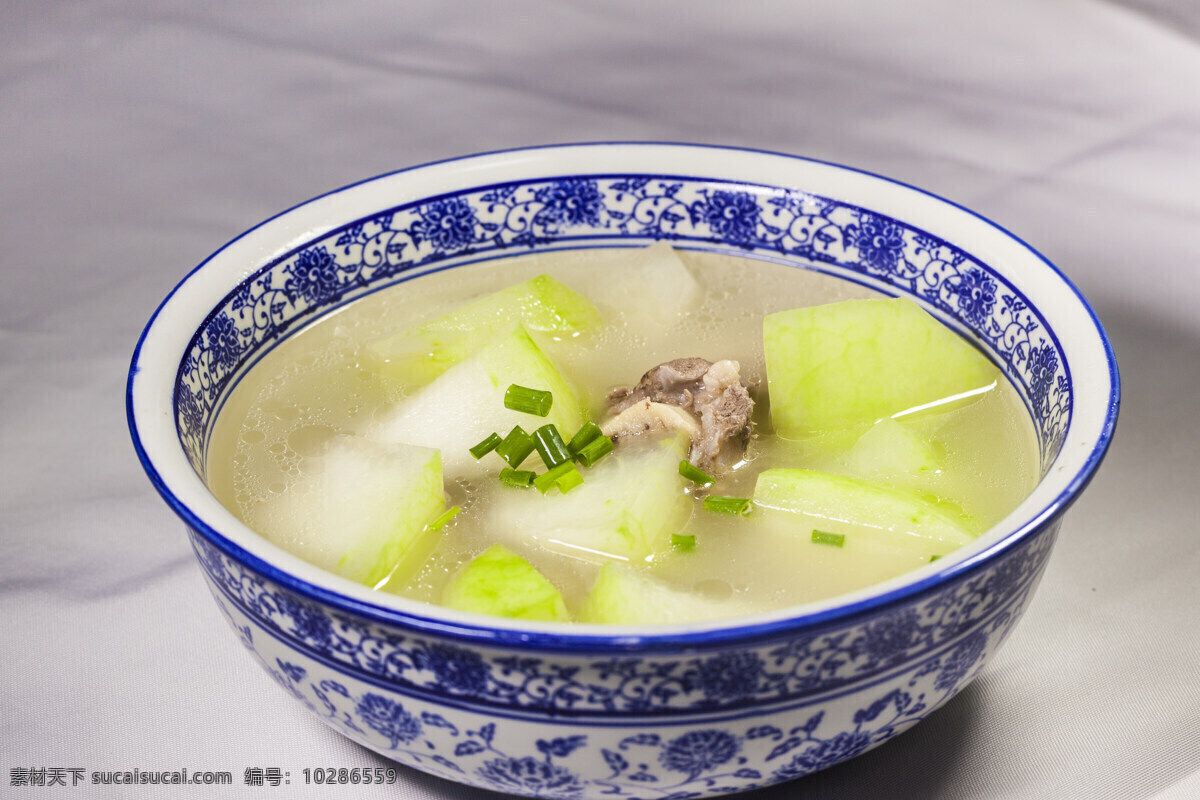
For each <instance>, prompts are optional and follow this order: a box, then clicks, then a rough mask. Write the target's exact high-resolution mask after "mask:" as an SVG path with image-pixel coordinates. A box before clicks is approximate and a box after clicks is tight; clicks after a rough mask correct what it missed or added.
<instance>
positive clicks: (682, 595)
mask: <svg viewBox="0 0 1200 800" xmlns="http://www.w3.org/2000/svg"><path fill="white" fill-rule="evenodd" d="M750 611H751V609H750V608H748V607H747V606H745V604H743V603H739V602H738V601H736V600H728V601H725V602H719V601H716V600H711V599H709V598H707V597H704V596H702V595H699V594H697V593H695V592H689V591H687V590H685V589H676V588H674V587H672V586H668V585H667V584H665V583H663V582H662V581H659V580H657V579H655V578H652V577H650V576H649V575H646V574H644V573H643V572H641V571H639V570H636V569H630V568H628V567H623V566H618V565H616V564H605V565H604V566H603V567H602V568H601V569H600V574H599V575H598V576H597V577H596V581H595V583H593V584H592V590H591V592H590V593H589V594H588V596H587V599H586V600H585V601H584V603H583V607H582V608H581V609H580V610H579V614H578V616H577V621H578V622H592V623H599V624H609V625H652V624H667V623H673V622H703V621H705V620H710V619H721V618H723V617H733V616H738V615H741V614H746V613H749V612H750Z"/></svg>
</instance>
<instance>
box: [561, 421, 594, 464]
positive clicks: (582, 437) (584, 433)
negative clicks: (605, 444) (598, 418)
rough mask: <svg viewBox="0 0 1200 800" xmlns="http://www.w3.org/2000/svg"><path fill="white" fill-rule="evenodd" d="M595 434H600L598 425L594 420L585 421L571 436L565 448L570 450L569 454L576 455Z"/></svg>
mask: <svg viewBox="0 0 1200 800" xmlns="http://www.w3.org/2000/svg"><path fill="white" fill-rule="evenodd" d="M597 436H600V426H599V425H597V424H596V423H594V422H585V423H583V427H582V428H580V429H579V430H578V431H577V432H576V433H575V435H574V436H572V437H571V441H570V442H568V443H567V449H568V450H570V451H571V455H573V456H577V455H579V451H580V450H582V449H583V448H584V446H586V445H587V444H589V443H591V442H592V441H593V440H595V438H596V437H597Z"/></svg>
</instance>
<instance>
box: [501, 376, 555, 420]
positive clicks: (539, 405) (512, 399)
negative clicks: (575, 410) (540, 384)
mask: <svg viewBox="0 0 1200 800" xmlns="http://www.w3.org/2000/svg"><path fill="white" fill-rule="evenodd" d="M553 403H554V395H552V394H550V392H546V391H543V390H541V389H530V388H529V387H527V386H518V385H517V384H515V383H514V384H513V385H511V386H509V387H508V389H507V390H505V392H504V407H505V408H511V409H512V410H513V411H521V412H523V413H525V414H535V415H537V416H539V417H544V416H546V415H547V414H549V413H550V406H551V405H553Z"/></svg>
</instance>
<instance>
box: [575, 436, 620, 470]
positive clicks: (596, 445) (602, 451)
mask: <svg viewBox="0 0 1200 800" xmlns="http://www.w3.org/2000/svg"><path fill="white" fill-rule="evenodd" d="M612 451H613V443H612V439H610V438H608V437H607V436H601V437H599V438H596V439H592V440H591V441H590V442H588V443H587V444H585V445H584V446H583V447H582V448H580V450H579V452H578V453H576V454H575V458H576V460H578V461H579V463H580V464H583V465H584V466H585V467H591V466H594V465H595V463H596V462H597V461H599V460H600V459H602V458H604V457H605V456H606V455H608V454H609V453H611V452H612Z"/></svg>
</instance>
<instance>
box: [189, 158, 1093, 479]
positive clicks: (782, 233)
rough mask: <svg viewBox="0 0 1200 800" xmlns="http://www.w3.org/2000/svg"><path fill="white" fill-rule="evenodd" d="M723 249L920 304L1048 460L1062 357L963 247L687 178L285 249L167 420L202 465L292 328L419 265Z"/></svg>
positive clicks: (838, 210)
mask: <svg viewBox="0 0 1200 800" xmlns="http://www.w3.org/2000/svg"><path fill="white" fill-rule="evenodd" d="M659 239H669V240H671V241H673V242H674V243H675V244H676V245H677V246H681V247H699V248H715V249H718V250H726V251H729V250H732V251H734V252H739V253H743V254H745V255H747V256H757V257H762V258H770V259H772V260H774V261H781V262H783V263H786V264H790V265H793V266H798V267H806V268H815V269H823V270H826V271H830V272H833V273H835V274H839V275H843V276H845V277H852V278H856V279H859V280H861V281H863V282H865V283H868V285H872V286H875V287H877V288H880V289H883V290H886V291H891V292H893V293H899V294H907V295H909V296H911V297H914V298H915V299H918V300H920V301H923V302H925V303H926V304H927V305H928V306H929V307H930V308H931V309H932V310H934V311H935V312H940V313H942V314H943V315H944V316H945V318H946V319H947V321H949V322H952V323H956V324H958V325H960V326H962V327H963V329H965V330H968V331H970V332H971V333H972V334H973V335H975V336H976V337H978V338H979V340H980V341H981V342H982V344H983V345H984V347H985V348H986V349H987V350H989V351H990V352H991V353H992V355H993V357H994V358H995V359H996V360H997V362H998V363H999V364H1000V366H1001V368H1002V369H1003V370H1004V372H1005V373H1006V374H1007V375H1008V376H1009V377H1010V378H1011V379H1012V380H1013V382H1014V385H1015V386H1016V387H1017V389H1018V391H1019V392H1020V393H1021V394H1022V396H1023V397H1024V399H1025V400H1026V402H1027V403H1028V405H1029V408H1030V411H1031V413H1032V415H1033V418H1034V420H1035V422H1036V429H1037V432H1038V436H1039V441H1040V446H1041V447H1040V452H1041V458H1042V463H1043V465H1045V464H1049V462H1050V461H1051V460H1053V458H1054V457H1055V456H1056V455H1057V453H1058V451H1059V449H1060V448H1061V445H1062V440H1063V437H1064V435H1065V433H1066V429H1067V426H1068V424H1069V421H1070V414H1071V403H1072V400H1071V389H1070V382H1069V379H1068V374H1067V364H1066V360H1065V358H1064V356H1063V354H1062V351H1061V347H1060V346H1059V343H1058V342H1057V340H1056V339H1055V338H1054V336H1053V335H1052V334H1051V333H1050V332H1049V330H1048V328H1047V326H1046V324H1045V321H1044V319H1043V318H1042V317H1041V316H1040V315H1039V314H1038V312H1037V311H1036V310H1035V309H1033V308H1031V307H1030V306H1029V304H1028V302H1027V301H1026V299H1025V298H1024V297H1023V296H1022V294H1021V293H1020V292H1019V291H1018V290H1017V289H1016V288H1015V287H1013V286H1012V285H1011V284H1010V283H1009V282H1008V281H1006V280H1005V279H1004V278H1003V277H1002V276H1001V275H999V274H998V273H997V272H995V271H994V270H993V269H991V268H990V267H989V266H988V265H986V264H984V263H982V262H980V261H979V260H978V259H975V258H972V257H971V256H970V254H968V253H965V252H963V251H962V250H960V249H958V248H956V247H954V246H952V245H950V244H948V243H946V242H943V241H941V240H940V239H938V238H936V237H934V236H932V235H930V234H928V233H926V232H924V231H922V230H919V229H917V228H914V227H911V226H907V225H905V224H904V223H903V222H902V221H900V220H895V219H892V218H890V217H885V216H882V215H879V214H876V213H873V212H871V211H868V210H866V209H862V208H858V207H856V206H852V205H847V204H844V203H840V202H838V201H836V200H832V199H829V198H825V197H820V196H817V195H812V194H806V193H803V192H797V191H783V190H779V189H773V188H770V187H762V186H750V185H746V184H736V183H728V182H721V181H714V180H703V179H696V178H675V177H669V176H645V175H630V176H618V177H612V176H608V177H591V176H572V177H564V178H558V179H553V180H541V181H529V182H522V183H512V184H506V185H503V186H493V187H488V188H481V189H477V190H469V191H463V192H460V193H458V194H456V195H453V196H449V197H443V198H440V199H438V200H434V201H430V202H416V203H412V204H409V205H405V206H398V207H396V208H393V209H389V210H387V211H385V212H383V213H380V214H377V215H375V216H372V217H371V218H369V219H363V220H358V221H356V222H353V223H351V224H349V225H346V226H343V227H341V228H339V229H337V230H335V231H334V232H332V233H330V234H328V235H325V236H322V237H321V238H320V239H317V240H314V241H311V242H309V243H307V244H305V245H303V246H301V247H298V248H296V249H295V250H294V251H293V252H291V253H290V254H289V255H287V256H285V257H283V258H280V259H277V260H276V261H274V262H273V263H271V264H269V265H267V266H265V267H263V268H262V269H260V270H259V271H257V272H256V273H255V274H253V275H251V276H250V277H249V278H247V279H246V280H244V281H243V282H242V283H241V284H240V285H239V286H238V287H237V288H236V289H235V290H234V291H233V292H231V293H230V295H229V296H228V297H227V298H226V299H225V302H224V303H223V304H222V305H221V307H220V308H219V309H217V311H216V313H214V314H213V315H212V317H211V318H210V319H209V321H208V323H207V324H206V325H205V326H204V328H202V329H201V330H200V331H198V332H197V333H196V336H195V338H194V340H193V342H192V345H191V347H190V348H189V352H188V356H187V358H186V359H185V360H184V361H183V363H182V364H181V365H180V369H179V375H178V379H177V382H176V407H177V425H178V430H179V435H180V438H181V440H182V441H183V443H184V446H185V448H186V450H187V452H188V455H189V457H190V458H191V460H192V463H193V466H194V467H195V468H196V470H197V471H198V472H200V473H201V474H204V470H205V464H204V461H205V459H204V453H205V449H206V446H207V436H208V433H209V431H210V429H211V426H212V423H213V420H214V418H215V413H216V412H217V411H218V410H219V408H220V401H221V398H222V397H223V396H224V394H225V393H226V392H227V391H228V389H229V388H230V387H231V385H232V383H233V382H235V381H236V379H237V376H238V375H239V373H240V371H241V370H242V369H243V368H244V367H245V366H246V365H247V364H249V363H251V362H252V361H253V356H254V354H255V353H256V352H257V351H258V350H259V349H260V348H261V347H263V346H264V345H267V344H269V343H271V342H273V341H275V340H277V339H279V338H280V337H282V336H283V335H285V334H286V333H287V332H288V331H289V330H291V329H292V328H293V327H294V326H296V325H299V324H303V323H304V322H306V321H309V320H311V319H313V318H314V317H315V316H316V315H317V314H320V313H322V312H324V311H328V310H329V309H331V308H333V307H335V306H337V305H339V304H341V303H344V302H347V301H349V300H352V299H354V298H356V297H358V296H360V295H362V294H363V293H364V292H366V291H368V290H373V289H376V288H379V287H381V286H386V285H389V284H391V283H395V282H399V281H402V280H405V279H407V278H408V277H412V276H415V275H418V274H421V273H422V272H424V271H427V270H428V269H430V268H433V267H432V265H437V266H438V267H444V266H453V265H457V264H461V263H467V262H474V261H478V260H480V259H484V258H498V257H504V256H509V255H515V254H518V253H520V252H522V251H528V250H531V249H545V248H552V247H556V246H564V245H571V246H579V245H581V244H585V245H586V244H594V245H596V246H613V245H627V246H636V245H644V244H646V243H648V242H652V241H655V240H659Z"/></svg>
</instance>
